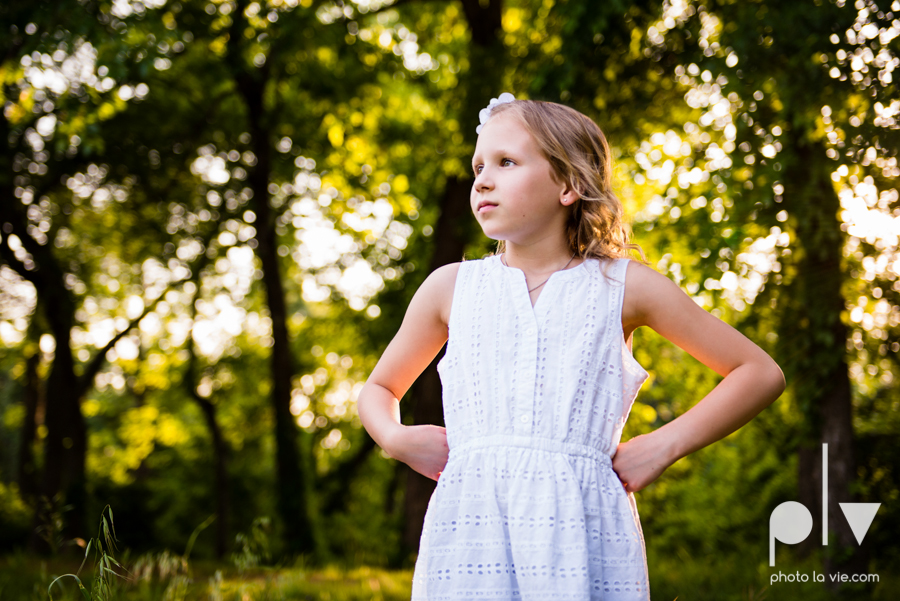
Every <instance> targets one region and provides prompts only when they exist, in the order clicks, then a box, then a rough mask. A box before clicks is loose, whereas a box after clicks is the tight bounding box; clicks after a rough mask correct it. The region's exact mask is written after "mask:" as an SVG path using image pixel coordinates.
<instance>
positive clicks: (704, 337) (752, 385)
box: [614, 262, 785, 492]
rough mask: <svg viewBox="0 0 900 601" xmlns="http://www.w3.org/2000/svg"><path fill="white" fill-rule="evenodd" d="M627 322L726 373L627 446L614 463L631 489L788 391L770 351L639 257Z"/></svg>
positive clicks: (630, 278)
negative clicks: (688, 404)
mask: <svg viewBox="0 0 900 601" xmlns="http://www.w3.org/2000/svg"><path fill="white" fill-rule="evenodd" d="M622 321H623V328H624V329H625V331H626V332H628V333H630V332H632V331H633V330H634V329H636V328H637V327H640V326H644V325H646V326H649V327H650V328H652V329H653V330H655V331H656V332H658V333H659V334H661V335H662V336H663V337H665V338H666V339H668V340H669V341H671V342H673V343H674V344H676V345H677V346H679V347H680V348H682V349H684V350H685V351H687V352H688V353H689V354H690V355H691V356H692V357H694V358H695V359H697V360H698V361H700V362H701V363H703V364H704V365H706V366H707V367H709V368H710V369H712V370H713V371H715V372H716V373H717V374H719V375H721V376H724V378H723V380H722V381H721V382H719V384H718V385H717V386H716V387H715V388H714V389H713V390H712V391H711V392H710V393H709V394H708V395H706V397H704V398H703V399H701V400H700V402H698V403H697V404H696V405H695V406H694V407H692V408H691V409H690V410H689V411H687V412H685V413H684V414H683V415H681V416H679V417H678V418H676V419H675V420H673V421H671V422H669V423H668V424H666V425H664V426H663V427H661V428H659V429H657V430H655V431H654V432H651V433H650V434H647V435H643V436H638V437H636V438H634V439H631V440H629V441H628V442H627V443H624V444H622V445H620V448H619V450H617V452H616V456H615V458H614V469H615V470H616V472H617V473H618V474H619V477H620V479H622V481H623V482H625V483H626V484H627V486H626V490H627V491H629V492H634V491H636V490H640V489H641V488H643V487H644V486H646V485H647V484H649V483H650V482H652V481H653V480H655V479H656V478H657V477H658V476H659V474H661V473H662V472H663V471H664V470H665V469H666V468H667V467H668V466H669V465H671V464H672V463H674V462H675V461H677V460H678V459H680V458H681V457H684V456H686V455H689V454H691V453H693V452H694V451H696V450H698V449H701V448H703V447H705V446H707V445H709V444H711V443H713V442H716V441H717V440H721V439H722V438H724V437H726V436H728V435H729V434H731V433H732V432H734V431H735V430H737V429H738V428H740V427H741V426H743V425H744V424H746V423H747V422H749V421H750V420H751V419H753V417H755V416H756V415H757V414H758V413H759V412H760V411H762V410H763V409H765V408H766V407H768V406H769V405H770V404H771V403H772V402H773V401H775V399H777V398H778V397H779V396H780V395H781V393H782V392H783V391H784V387H785V381H784V375H783V374H782V372H781V369H780V368H779V367H778V365H777V364H776V363H775V361H773V360H772V358H771V357H769V355H767V354H766V353H765V351H763V350H762V349H761V348H759V347H758V346H756V345H755V344H754V343H753V342H751V341H750V340H749V339H748V338H746V337H745V336H744V335H743V334H741V333H740V332H738V331H737V330H735V329H734V328H732V327H731V326H729V325H728V324H726V323H725V322H723V321H721V320H719V319H717V318H716V317H714V316H713V315H711V314H709V313H707V312H706V311H704V310H703V309H702V308H701V307H699V306H697V304H696V303H695V302H694V301H693V300H691V298H690V297H688V296H687V294H685V293H684V292H683V291H682V290H681V289H680V288H679V287H678V286H677V285H676V284H675V283H674V282H672V281H671V280H669V279H668V278H667V277H665V276H663V275H661V274H659V273H657V272H656V271H654V270H653V269H651V268H649V267H646V266H644V265H641V264H639V263H635V262H630V263H629V264H628V272H627V275H626V286H625V299H624V306H623V313H622ZM632 443H634V444H632ZM628 446H630V447H631V448H630V449H627V447H628ZM620 452H622V457H619V453H620ZM616 460H618V461H616ZM629 478H630V480H629Z"/></svg>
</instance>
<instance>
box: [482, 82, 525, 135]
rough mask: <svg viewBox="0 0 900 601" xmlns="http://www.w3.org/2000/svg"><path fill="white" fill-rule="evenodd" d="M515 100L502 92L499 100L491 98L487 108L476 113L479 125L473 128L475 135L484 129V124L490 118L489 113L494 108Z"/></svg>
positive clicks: (510, 95) (507, 93)
mask: <svg viewBox="0 0 900 601" xmlns="http://www.w3.org/2000/svg"><path fill="white" fill-rule="evenodd" d="M515 99H516V97H515V96H513V95H512V94H510V93H509V92H503V93H502V94H500V97H499V98H491V101H490V102H489V103H488V105H487V107H486V108H483V109H481V110H480V111H479V112H478V120H479V121H481V125H479V126H478V127H476V128H475V133H477V134H480V133H481V128H482V127H484V124H485V123H487V122H488V119H490V118H491V111H492V110H493V108H494V107H495V106H499V105H501V104H506V103H507V102H512V101H513V100H515Z"/></svg>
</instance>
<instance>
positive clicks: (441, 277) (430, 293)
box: [414, 263, 460, 326]
mask: <svg viewBox="0 0 900 601" xmlns="http://www.w3.org/2000/svg"><path fill="white" fill-rule="evenodd" d="M459 266H460V263H448V264H447V265H442V266H441V267H438V268H437V269H435V270H434V271H432V272H431V273H430V274H428V277H427V278H425V281H424V282H422V285H421V286H419V289H418V290H417V291H416V295H415V298H414V302H417V303H420V304H423V305H427V306H428V307H430V308H431V309H432V310H434V311H436V312H437V314H438V315H439V317H440V321H441V322H442V323H443V324H444V325H445V326H446V325H447V324H448V323H449V321H450V305H451V304H452V302H453V290H454V288H455V287H456V275H457V274H458V273H459Z"/></svg>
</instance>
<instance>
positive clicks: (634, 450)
mask: <svg viewBox="0 0 900 601" xmlns="http://www.w3.org/2000/svg"><path fill="white" fill-rule="evenodd" d="M654 433H655V432H651V433H650V434H642V435H640V436H636V437H634V438H632V439H631V440H629V441H628V442H624V443H619V446H618V447H616V454H615V455H613V458H612V464H613V471H615V472H616V474H617V475H618V476H619V480H621V482H622V484H623V485H624V486H625V492H629V493H631V492H637V491H639V490H641V489H642V488H645V487H646V486H648V485H649V484H650V483H651V482H653V481H654V480H656V479H657V478H659V476H660V475H661V474H662V473H663V472H664V471H666V468H668V467H669V466H670V465H672V463H674V461H672V460H671V459H670V457H671V453H670V452H669V450H668V448H667V447H666V445H663V444H660V441H659V440H657V439H656V438H654V437H653V434H654Z"/></svg>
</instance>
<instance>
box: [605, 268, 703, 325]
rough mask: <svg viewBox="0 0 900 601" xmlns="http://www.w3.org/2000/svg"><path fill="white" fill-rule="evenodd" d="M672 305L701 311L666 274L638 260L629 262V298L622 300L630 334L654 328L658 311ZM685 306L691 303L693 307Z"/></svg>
mask: <svg viewBox="0 0 900 601" xmlns="http://www.w3.org/2000/svg"><path fill="white" fill-rule="evenodd" d="M671 303H676V304H677V305H682V306H684V307H685V308H697V309H699V307H697V306H696V304H695V303H694V302H693V301H692V300H691V299H690V297H689V296H688V295H687V294H686V293H685V292H684V291H683V290H682V289H681V288H679V287H678V285H677V284H676V283H675V282H673V281H672V280H670V279H669V278H667V277H666V276H664V275H663V274H661V273H659V272H658V271H656V270H655V269H653V268H652V267H649V266H647V265H644V264H643V263H640V262H638V261H629V262H628V266H627V269H626V273H625V298H624V299H623V301H622V326H623V328H624V329H625V333H626V335H628V334H630V332H633V331H634V330H635V329H637V328H638V327H640V326H646V325H649V326H651V327H653V323H652V322H653V317H654V314H656V313H657V309H658V308H659V307H661V306H665V305H667V304H671ZM684 303H690V305H692V306H693V307H688V305H685V304H684ZM701 311H702V309H701ZM654 329H655V328H654Z"/></svg>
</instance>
